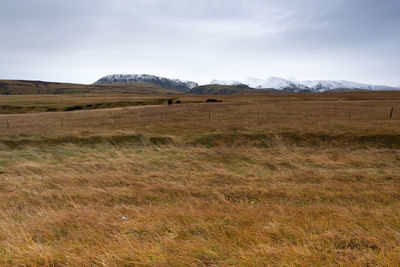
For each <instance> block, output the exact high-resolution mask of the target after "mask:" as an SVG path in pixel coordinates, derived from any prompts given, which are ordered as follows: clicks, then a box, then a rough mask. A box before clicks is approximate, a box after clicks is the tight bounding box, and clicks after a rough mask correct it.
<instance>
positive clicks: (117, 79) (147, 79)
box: [94, 74, 199, 92]
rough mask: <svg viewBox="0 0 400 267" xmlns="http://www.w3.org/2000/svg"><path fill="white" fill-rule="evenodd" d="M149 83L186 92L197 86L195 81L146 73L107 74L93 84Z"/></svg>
mask: <svg viewBox="0 0 400 267" xmlns="http://www.w3.org/2000/svg"><path fill="white" fill-rule="evenodd" d="M135 82H136V83H137V82H140V83H151V84H154V85H157V86H160V87H161V88H164V89H174V90H177V91H182V92H187V91H190V90H191V89H193V88H195V87H197V86H199V85H198V84H197V83H195V82H191V81H183V80H179V79H168V78H164V77H158V76H154V75H148V74H112V75H107V76H104V77H103V78H101V79H100V80H98V81H96V82H95V83H94V84H107V83H135Z"/></svg>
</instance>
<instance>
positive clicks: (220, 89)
mask: <svg viewBox="0 0 400 267" xmlns="http://www.w3.org/2000/svg"><path fill="white" fill-rule="evenodd" d="M270 92H280V91H279V90H274V89H269V90H268V89H262V90H261V89H253V88H250V87H248V86H247V85H244V84H237V85H220V84H208V85H202V86H198V87H195V88H193V89H192V90H190V91H189V93H191V94H197V95H245V94H264V93H270Z"/></svg>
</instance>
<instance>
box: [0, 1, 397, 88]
mask: <svg viewBox="0 0 400 267" xmlns="http://www.w3.org/2000/svg"><path fill="white" fill-rule="evenodd" d="M116 73H123V74H128V73H137V74H141V73H147V74H154V75H159V76H165V77H169V78H182V79H188V80H194V81H198V82H200V83H206V82H209V81H211V80H212V79H232V80H233V79H234V80H243V79H244V78H246V77H249V76H253V77H258V78H267V77H269V76H278V77H283V78H296V79H299V80H305V79H343V80H353V81H359V82H366V83H375V84H386V85H395V86H398V85H400V0H0V79H35V80H47V81H64V82H80V83H92V82H94V81H96V80H97V79H99V78H100V77H101V76H103V75H107V74H116Z"/></svg>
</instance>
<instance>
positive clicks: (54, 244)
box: [0, 92, 400, 266]
mask: <svg viewBox="0 0 400 267" xmlns="http://www.w3.org/2000/svg"><path fill="white" fill-rule="evenodd" d="M103 97H104V96H96V95H90V96H87V95H77V96H75V98H72V97H71V98H69V97H67V96H24V97H22V96H2V97H0V103H2V105H6V104H5V103H8V104H7V105H9V104H10V103H13V104H12V105H21V106H22V105H27V106H35V105H38V106H39V105H40V104H39V103H45V104H43V106H45V107H46V108H47V107H49V106H51V105H54V106H56V107H60V108H59V109H57V110H63V108H61V107H66V106H70V104H71V103H73V104H75V103H78V104H81V105H83V104H85V105H86V104H87V103H89V102H90V103H92V102H93V103H97V102H99V103H100V102H108V101H109V102H118V101H123V99H125V98H124V97H125V96H124V95H113V96H110V98H103ZM164 97H167V96H165V95H149V96H146V97H145V100H143V96H139V95H136V96H135V95H132V96H130V98H129V101H133V102H134V101H148V102H149V103H150V102H152V101H155V102H156V101H159V100H160V99H164ZM176 97H177V99H180V100H182V103H183V104H181V105H174V106H172V107H168V106H166V105H162V104H163V102H162V103H155V104H154V105H153V104H151V105H141V106H131V107H118V108H109V109H96V110H80V111H70V112H65V111H64V112H45V113H37V112H36V111H32V110H31V111H27V112H28V113H27V114H2V115H0V133H1V134H0V209H1V211H2V212H1V213H0V266H134V265H138V266H141V265H145V266H399V265H400V92H353V93H350V92H349V93H329V94H263V95H242V96H238V95H236V96H194V95H177V96H176ZM208 97H212V98H218V99H222V100H223V101H224V102H222V103H215V104H208V103H204V100H205V99H207V98H208ZM87 98H89V99H90V100H87ZM201 102H203V103H201ZM35 103H37V104H35ZM10 105H11V104H10ZM392 107H394V114H393V116H392V120H389V113H390V110H391V108H392ZM14 113H15V112H14ZM25 113H26V112H25Z"/></svg>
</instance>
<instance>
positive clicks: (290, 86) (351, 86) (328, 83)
mask: <svg viewBox="0 0 400 267" xmlns="http://www.w3.org/2000/svg"><path fill="white" fill-rule="evenodd" d="M211 84H218V85H238V84H244V85H247V86H249V87H250V88H254V89H276V90H283V91H294V92H302V91H310V92H326V91H337V90H343V91H345V90H396V89H399V88H395V87H390V86H385V85H373V84H365V83H358V82H352V81H343V80H313V81H311V80H307V81H297V80H294V79H283V78H278V77H269V78H268V79H265V80H263V79H257V78H247V79H246V80H244V81H243V82H239V81H221V80H213V81H212V82H211Z"/></svg>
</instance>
